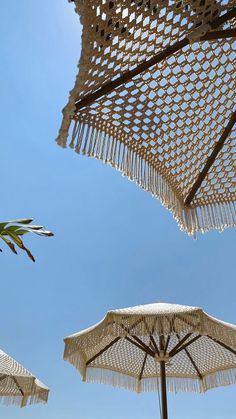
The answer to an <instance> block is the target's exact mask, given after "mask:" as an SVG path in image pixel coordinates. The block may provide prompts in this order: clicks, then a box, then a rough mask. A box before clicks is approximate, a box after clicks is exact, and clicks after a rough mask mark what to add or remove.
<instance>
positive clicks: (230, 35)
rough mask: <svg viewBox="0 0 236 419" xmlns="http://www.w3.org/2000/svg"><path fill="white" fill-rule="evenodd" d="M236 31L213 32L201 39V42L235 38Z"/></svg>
mask: <svg viewBox="0 0 236 419" xmlns="http://www.w3.org/2000/svg"><path fill="white" fill-rule="evenodd" d="M235 37H236V29H224V30H222V31H211V32H208V33H206V35H204V36H202V37H201V41H210V40H214V39H216V40H217V39H225V38H235Z"/></svg>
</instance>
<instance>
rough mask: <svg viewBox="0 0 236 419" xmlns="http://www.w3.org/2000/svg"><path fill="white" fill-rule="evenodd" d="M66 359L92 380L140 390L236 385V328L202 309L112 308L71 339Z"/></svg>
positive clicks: (164, 408) (164, 411) (164, 407)
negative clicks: (99, 319) (92, 324)
mask: <svg viewBox="0 0 236 419" xmlns="http://www.w3.org/2000/svg"><path fill="white" fill-rule="evenodd" d="M64 341H65V352H64V359H65V360H67V361H69V362H70V363H71V364H72V365H74V366H75V367H76V368H77V369H78V370H79V372H80V374H81V376H82V379H83V380H84V381H87V382H97V383H107V384H112V385H113V386H117V387H123V388H125V389H129V390H133V391H136V392H143V391H156V390H158V389H159V386H160V387H161V394H162V418H163V419H167V397H166V389H168V390H169V391H174V392H178V391H195V392H205V391H206V390H208V389H210V388H213V387H218V386H223V385H228V384H233V383H236V326H234V325H232V324H229V323H225V322H222V321H220V320H217V319H215V318H213V317H211V316H209V315H207V314H206V313H205V312H204V311H203V310H202V309H200V308H196V307H189V306H182V305H177V304H164V303H156V304H147V305H142V306H136V307H130V308H125V309H120V310H113V311H109V312H108V313H107V315H106V316H105V317H104V319H103V320H102V321H101V322H100V323H98V324H96V325H95V326H93V327H90V328H89V329H86V330H84V331H82V332H79V333H76V334H74V335H72V336H69V337H66V338H65V339H64Z"/></svg>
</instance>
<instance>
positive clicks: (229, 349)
mask: <svg viewBox="0 0 236 419" xmlns="http://www.w3.org/2000/svg"><path fill="white" fill-rule="evenodd" d="M207 337H208V338H209V339H211V340H213V342H216V343H218V345H220V346H222V347H223V348H225V349H227V350H228V351H229V352H231V353H232V354H234V355H235V356H236V351H235V350H234V349H232V348H230V346H228V345H226V344H225V343H223V342H220V341H219V340H217V339H215V338H212V337H211V336H209V335H207Z"/></svg>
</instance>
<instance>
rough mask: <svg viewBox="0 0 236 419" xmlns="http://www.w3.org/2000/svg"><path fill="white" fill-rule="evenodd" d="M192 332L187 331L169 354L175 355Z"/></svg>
mask: <svg viewBox="0 0 236 419" xmlns="http://www.w3.org/2000/svg"><path fill="white" fill-rule="evenodd" d="M191 334H192V333H187V335H185V336H184V337H183V338H182V339H181V340H180V341H179V342H178V343H177V345H176V346H175V347H174V348H173V349H172V350H171V351H170V353H169V356H173V355H175V353H176V352H177V350H178V349H179V347H180V346H181V345H182V344H183V343H184V342H185V341H186V340H187V339H188V338H189V337H190V336H191Z"/></svg>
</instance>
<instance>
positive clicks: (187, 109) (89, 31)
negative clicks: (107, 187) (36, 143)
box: [57, 0, 236, 234]
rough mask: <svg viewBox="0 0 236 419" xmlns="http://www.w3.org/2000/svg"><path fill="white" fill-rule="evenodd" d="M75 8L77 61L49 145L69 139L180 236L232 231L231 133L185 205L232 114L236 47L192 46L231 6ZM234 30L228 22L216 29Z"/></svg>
mask: <svg viewBox="0 0 236 419" xmlns="http://www.w3.org/2000/svg"><path fill="white" fill-rule="evenodd" d="M74 4H75V8H76V11H77V13H78V14H79V15H80V19H81V23H82V25H83V36H82V54H81V58H80V63H79V74H78V76H77V78H76V83H75V87H74V89H73V90H72V91H71V92H70V98H69V103H68V105H67V106H66V107H65V108H64V111H63V113H64V118H63V122H62V126H61V129H60V132H59V137H58V139H57V141H58V144H60V145H61V146H63V147H65V146H66V144H67V142H68V141H69V144H70V146H71V147H72V148H74V149H75V151H76V152H78V153H81V154H85V155H87V156H93V157H96V158H98V159H100V160H103V161H104V162H105V163H107V164H110V165H112V166H114V167H116V168H117V169H118V170H120V171H121V172H122V173H123V174H124V175H126V176H128V177H129V178H130V179H131V180H134V181H135V182H136V183H137V184H139V185H140V186H141V187H142V188H144V189H146V190H148V191H149V192H151V194H152V195H154V196H155V197H157V198H159V199H160V201H161V202H162V203H163V204H164V205H165V206H166V207H167V208H168V209H170V210H171V212H172V213H173V215H174V217H175V218H176V220H177V222H178V224H179V225H180V228H181V229H182V230H184V231H186V232H187V233H188V234H194V233H195V232H197V231H208V230H210V229H213V228H215V229H220V230H222V229H224V228H225V227H229V226H234V225H235V221H236V212H235V197H236V190H235V141H236V130H235V129H232V131H231V133H230V135H229V136H228V138H227V140H226V141H225V145H224V147H223V149H222V150H221V152H220V153H219V155H218V156H217V160H216V161H215V163H214V164H213V165H212V167H211V169H210V170H209V172H208V174H207V176H206V178H205V180H204V181H203V183H202V185H201V187H200V188H199V190H198V191H197V193H196V195H195V197H194V199H193V200H192V202H191V205H190V207H186V206H185V204H184V202H185V199H186V197H187V195H188V193H189V191H190V190H191V187H192V185H193V184H194V182H195V180H196V179H197V176H198V174H199V172H201V170H202V169H203V167H204V165H205V162H206V160H207V158H208V156H209V155H210V154H211V152H212V149H213V148H214V145H215V144H216V142H217V141H218V140H219V138H220V136H221V134H222V132H223V131H224V128H225V127H226V125H227V123H228V121H229V118H230V116H231V114H232V112H233V110H234V108H235V92H236V73H235V51H236V41H235V40H234V38H228V39H223V40H222V39H221V40H214V41H212V40H211V41H205V42H203V41H201V42H197V40H198V39H199V37H200V36H201V35H203V34H204V33H206V32H209V30H211V27H210V26H209V23H210V22H211V21H213V20H214V19H215V18H216V17H217V16H221V15H223V14H224V13H226V12H227V11H228V10H231V9H232V8H233V7H234V6H235V1H234V0H219V1H218V0H119V1H110V0H74ZM235 26H236V19H232V20H230V21H229V22H228V23H226V24H224V26H223V27H220V28H218V29H223V28H224V29H229V28H235ZM185 37H188V38H189V39H190V45H187V46H185V47H184V48H183V49H181V50H180V51H178V52H176V53H175V54H173V55H171V56H170V57H169V58H167V59H164V60H163V61H161V62H160V63H159V64H157V65H154V66H152V67H151V68H150V69H149V70H147V71H145V72H142V73H141V74H140V75H138V76H136V77H134V78H133V79H132V80H131V81H129V82H128V83H125V84H124V85H122V86H120V87H117V88H116V89H114V90H113V91H112V92H111V93H109V94H106V95H104V96H102V97H101V98H99V99H97V100H95V101H94V102H93V103H92V104H90V105H88V106H86V107H83V108H82V109H80V110H78V111H77V110H76V107H75V103H76V102H77V101H79V100H81V99H82V98H84V97H85V96H86V95H88V94H89V93H93V92H95V91H96V90H98V89H99V88H100V87H102V86H103V85H106V84H107V83H108V82H109V81H111V80H115V79H116V78H118V77H119V76H121V75H122V74H125V73H126V72H127V71H129V70H132V69H134V68H135V67H136V66H137V65H138V64H140V63H142V62H144V61H146V60H148V59H150V58H152V57H154V56H155V55H157V54H158V53H160V52H161V51H163V50H165V48H166V47H167V46H168V45H173V44H174V43H175V42H176V41H179V40H181V39H183V38H185ZM72 121H73V124H72V125H71V122H72ZM70 127H71V130H70ZM68 135H69V137H70V139H69V140H68Z"/></svg>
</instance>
